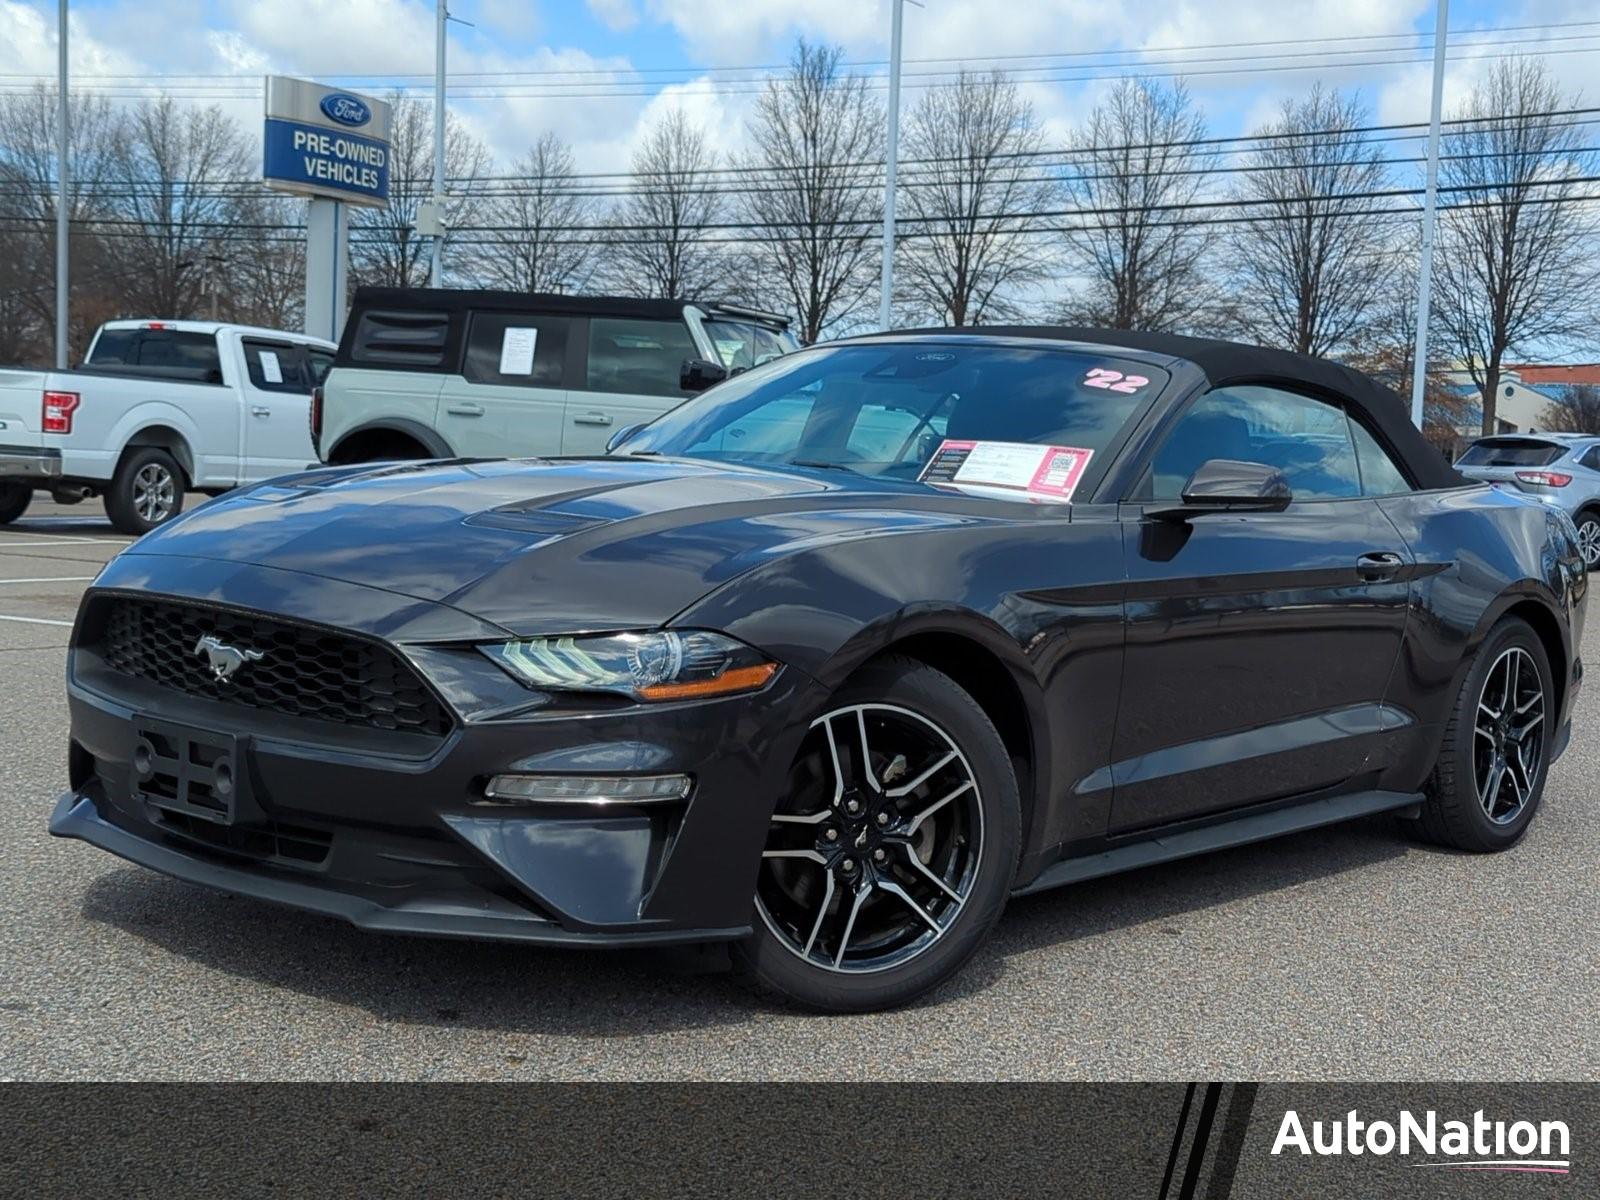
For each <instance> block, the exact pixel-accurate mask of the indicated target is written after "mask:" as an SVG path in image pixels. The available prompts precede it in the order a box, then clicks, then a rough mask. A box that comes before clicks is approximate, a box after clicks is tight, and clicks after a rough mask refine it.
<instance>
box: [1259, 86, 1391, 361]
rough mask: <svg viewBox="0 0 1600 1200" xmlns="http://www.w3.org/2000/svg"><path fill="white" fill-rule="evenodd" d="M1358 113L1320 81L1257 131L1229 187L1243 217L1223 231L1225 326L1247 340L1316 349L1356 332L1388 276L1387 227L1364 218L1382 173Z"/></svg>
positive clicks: (1352, 102) (1325, 349) (1351, 338)
mask: <svg viewBox="0 0 1600 1200" xmlns="http://www.w3.org/2000/svg"><path fill="white" fill-rule="evenodd" d="M1366 118H1367V113H1366V109H1365V108H1363V107H1362V105H1361V103H1360V102H1359V101H1358V100H1357V99H1355V98H1350V99H1344V98H1343V97H1341V96H1340V95H1339V93H1338V92H1336V91H1327V90H1324V89H1323V87H1322V86H1321V85H1320V84H1318V85H1316V86H1314V87H1313V88H1312V89H1311V91H1310V93H1309V94H1308V95H1306V96H1305V97H1304V98H1303V99H1299V100H1286V101H1284V103H1283V108H1282V111H1281V113H1280V115H1279V117H1278V119H1277V120H1276V121H1273V122H1272V123H1271V124H1269V125H1267V126H1266V127H1265V128H1263V129H1260V130H1258V131H1257V133H1256V136H1257V138H1258V139H1259V140H1258V141H1257V143H1256V146H1255V147H1254V149H1252V150H1251V151H1250V153H1249V154H1248V155H1247V156H1246V160H1245V162H1244V164H1243V165H1244V167H1245V170H1244V172H1243V173H1242V174H1241V176H1240V180H1241V182H1240V183H1239V184H1238V186H1237V188H1236V190H1235V193H1234V196H1235V199H1236V200H1238V201H1239V202H1240V204H1241V208H1240V210H1239V215H1240V216H1241V217H1245V218H1249V219H1248V220H1245V221H1243V223H1241V224H1238V225H1234V226H1231V227H1230V228H1231V233H1230V234H1229V237H1228V241H1229V247H1230V252H1229V255H1228V258H1229V261H1230V262H1231V263H1232V264H1233V281H1232V282H1233V285H1234V286H1233V289H1232V290H1233V304H1234V306H1235V308H1234V312H1233V316H1232V322H1233V323H1234V324H1235V325H1236V326H1237V327H1238V328H1239V329H1240V330H1241V331H1242V332H1243V333H1245V334H1246V335H1247V336H1249V337H1252V338H1255V339H1257V340H1259V341H1263V342H1266V343H1268V344H1272V345H1280V346H1284V347H1286V348H1287V349H1290V350H1297V351H1299V352H1300V353H1302V354H1316V355H1329V354H1332V353H1334V352H1335V351H1337V350H1339V349H1341V348H1342V347H1347V346H1349V345H1351V344H1352V343H1353V342H1355V341H1357V340H1359V338H1360V337H1361V334H1362V331H1363V325H1364V324H1365V323H1366V322H1367V321H1368V319H1369V318H1370V315H1371V313H1372V311H1373V304H1374V301H1375V300H1376V299H1377V297H1378V294H1379V290H1380V288H1381V287H1383V285H1384V284H1385V283H1386V282H1387V281H1388V280H1389V279H1390V278H1391V267H1390V265H1389V263H1388V261H1387V260H1386V257H1385V254H1384V251H1385V247H1386V245H1387V242H1388V240H1389V238H1390V237H1391V236H1392V233H1393V230H1392V228H1391V227H1390V226H1387V225H1385V224H1384V223H1383V222H1382V221H1381V220H1378V219H1375V218H1373V217H1372V216H1371V215H1369V214H1370V211H1371V209H1372V208H1373V206H1374V204H1375V201H1374V199H1373V198H1372V197H1371V196H1370V195H1367V193H1371V192H1375V191H1379V190H1382V189H1383V188H1384V187H1385V186H1386V184H1387V182H1388V177H1389V171H1388V167H1387V165H1386V164H1385V162H1384V160H1383V156H1382V154H1381V152H1380V151H1378V150H1376V149H1374V148H1373V146H1372V144H1371V143H1370V142H1368V141H1367V140H1366V138H1365V137H1364V136H1363V135H1362V134H1361V133H1360V132H1359V131H1360V128H1361V127H1362V126H1363V125H1364V124H1366Z"/></svg>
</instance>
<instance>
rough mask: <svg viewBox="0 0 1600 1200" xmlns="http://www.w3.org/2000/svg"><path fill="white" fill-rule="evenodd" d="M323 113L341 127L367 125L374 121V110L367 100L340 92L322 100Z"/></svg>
mask: <svg viewBox="0 0 1600 1200" xmlns="http://www.w3.org/2000/svg"><path fill="white" fill-rule="evenodd" d="M322 111H323V112H325V113H327V114H328V119H329V120H330V121H337V122H339V124H341V125H365V124H366V123H367V122H368V121H370V120H372V109H371V107H370V106H369V105H368V104H367V102H366V101H365V100H361V99H358V98H357V97H355V96H345V95H341V94H340V93H338V92H335V93H334V94H333V95H331V96H324V97H323V98H322Z"/></svg>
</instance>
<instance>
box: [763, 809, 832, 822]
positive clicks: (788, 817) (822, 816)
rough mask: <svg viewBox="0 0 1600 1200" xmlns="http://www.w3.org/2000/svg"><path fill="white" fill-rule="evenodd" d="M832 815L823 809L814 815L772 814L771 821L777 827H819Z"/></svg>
mask: <svg viewBox="0 0 1600 1200" xmlns="http://www.w3.org/2000/svg"><path fill="white" fill-rule="evenodd" d="M832 815H833V814H832V812H831V811H830V810H828V809H826V808H823V809H818V810H817V811H816V812H814V813H773V814H772V819H773V820H774V821H775V822H777V823H778V824H779V825H820V824H822V822H824V821H826V820H827V819H828V818H829V817H830V816H832Z"/></svg>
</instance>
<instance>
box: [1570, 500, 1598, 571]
mask: <svg viewBox="0 0 1600 1200" xmlns="http://www.w3.org/2000/svg"><path fill="white" fill-rule="evenodd" d="M1574 524H1576V525H1577V527H1578V549H1579V550H1580V551H1582V552H1583V565H1584V566H1585V567H1587V568H1588V569H1589V570H1591V571H1593V570H1594V569H1595V568H1596V567H1600V512H1596V511H1594V510H1593V509H1585V510H1584V511H1583V512H1580V513H1579V514H1578V516H1577V518H1576V520H1575V522H1574Z"/></svg>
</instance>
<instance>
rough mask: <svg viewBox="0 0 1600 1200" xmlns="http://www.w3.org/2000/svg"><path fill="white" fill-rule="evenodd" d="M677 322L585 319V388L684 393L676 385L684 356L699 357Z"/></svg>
mask: <svg viewBox="0 0 1600 1200" xmlns="http://www.w3.org/2000/svg"><path fill="white" fill-rule="evenodd" d="M699 357H700V352H699V350H697V349H695V344H694V339H693V338H691V337H690V336H689V327H688V326H687V325H685V324H684V323H683V322H682V321H622V320H616V319H614V318H611V317H595V318H593V319H592V320H591V321H590V322H589V390H590V391H591V392H622V393H629V394H633V395H639V396H675V397H676V396H688V395H692V393H690V392H685V391H684V390H683V389H682V388H680V387H679V386H678V378H679V376H680V375H682V373H683V362H684V359H687V358H699Z"/></svg>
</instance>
